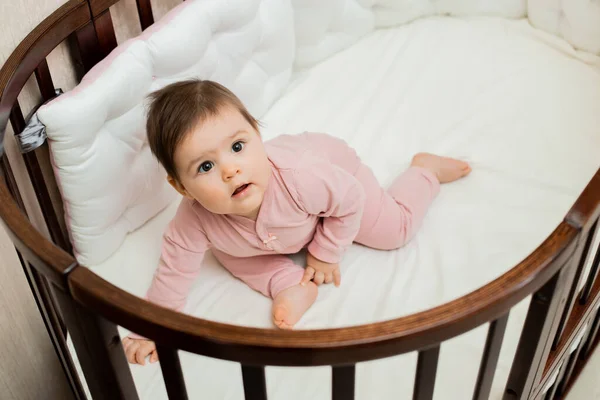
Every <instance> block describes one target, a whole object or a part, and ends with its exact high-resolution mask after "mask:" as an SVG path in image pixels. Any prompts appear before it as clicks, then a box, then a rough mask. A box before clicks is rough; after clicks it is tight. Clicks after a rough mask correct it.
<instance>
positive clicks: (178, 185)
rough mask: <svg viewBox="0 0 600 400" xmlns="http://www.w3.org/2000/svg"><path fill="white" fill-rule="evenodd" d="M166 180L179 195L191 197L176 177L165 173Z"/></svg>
mask: <svg viewBox="0 0 600 400" xmlns="http://www.w3.org/2000/svg"><path fill="white" fill-rule="evenodd" d="M167 181H168V182H169V184H170V185H171V186H173V188H174V189H175V190H177V191H178V192H179V194H180V195H182V196H184V197H187V198H189V199H192V196H190V194H189V193H188V192H187V190H185V188H184V187H183V185H182V184H181V183H179V181H178V180H177V179H175V178H173V177H172V176H171V175H167Z"/></svg>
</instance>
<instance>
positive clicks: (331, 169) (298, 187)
mask: <svg viewBox="0 0 600 400" xmlns="http://www.w3.org/2000/svg"><path fill="white" fill-rule="evenodd" d="M300 164H301V165H299V166H298V168H296V169H295V171H294V178H295V180H294V183H295V192H296V196H297V198H298V203H299V205H300V207H303V208H304V211H306V212H307V213H309V214H313V215H318V216H319V217H322V220H321V222H320V223H319V224H318V225H317V229H316V232H315V235H314V237H313V239H312V241H311V242H310V243H309V245H308V251H309V252H310V253H311V254H312V255H313V256H314V257H316V258H317V259H319V260H321V261H324V262H327V263H338V262H339V261H340V259H341V256H342V254H343V252H344V251H345V250H346V249H347V248H348V247H349V246H350V245H351V244H352V242H353V240H354V238H355V237H356V235H357V234H358V231H359V229H360V221H361V218H362V213H363V208H364V204H365V193H364V189H363V187H362V185H361V183H360V182H359V181H358V180H357V179H356V178H355V177H354V176H352V175H351V174H350V173H349V172H347V171H345V170H344V169H342V168H340V167H338V166H336V165H334V164H332V163H330V162H329V161H327V160H321V159H316V158H315V159H311V160H304V161H303V162H302V163H300Z"/></svg>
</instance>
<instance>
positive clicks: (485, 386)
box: [473, 313, 509, 400]
mask: <svg viewBox="0 0 600 400" xmlns="http://www.w3.org/2000/svg"><path fill="white" fill-rule="evenodd" d="M508 315H509V314H508V313H507V314H505V315H504V316H502V317H500V318H498V319H496V320H494V321H492V322H491V323H490V327H489V329H488V335H487V340H486V342H485V348H484V351H483V357H482V359H481V366H480V367H479V375H478V376H477V384H476V385H475V392H474V393H473V400H487V399H488V397H489V395H490V391H491V389H492V382H493V380H494V373H495V372H496V365H497V364H498V357H499V356H500V349H501V348H502V341H503V339H504V332H505V331H506V325H507V323H508Z"/></svg>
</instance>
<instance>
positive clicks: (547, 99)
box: [92, 18, 600, 400]
mask: <svg viewBox="0 0 600 400" xmlns="http://www.w3.org/2000/svg"><path fill="white" fill-rule="evenodd" d="M585 57H587V58H585ZM584 59H585V60H587V61H584ZM594 63H595V65H593V64H594ZM598 65H600V63H599V62H598V59H597V58H594V57H591V56H588V55H585V54H577V53H575V52H574V51H572V50H570V48H569V47H568V46H566V45H565V44H564V42H563V41H562V40H560V39H557V38H555V37H552V36H549V35H545V34H542V33H539V32H537V31H534V30H533V29H532V28H530V27H529V25H528V24H527V23H526V22H525V21H505V20H499V19H492V18H473V19H445V18H429V19H424V20H419V21H416V22H414V23H412V24H410V25H408V26H403V27H399V28H395V29H389V30H380V31H377V32H375V33H373V34H370V35H369V36H367V37H365V38H364V39H362V40H361V41H359V42H358V43H357V44H355V45H354V46H352V47H351V48H349V49H346V50H344V51H342V52H341V53H338V54H337V55H335V56H334V57H332V58H331V59H329V60H326V61H325V62H323V63H321V64H319V65H317V66H316V67H314V68H313V69H311V70H309V71H304V72H302V73H299V74H298V75H297V76H296V78H295V80H294V83H293V84H292V85H291V86H290V88H289V90H288V91H287V92H286V93H285V94H284V96H283V97H282V98H281V99H280V100H279V101H278V102H277V103H276V104H275V105H274V106H273V107H272V108H271V109H270V111H269V112H268V113H267V114H266V115H265V116H263V118H262V120H263V122H265V123H266V125H267V127H266V129H265V130H264V132H263V135H264V137H265V139H269V138H272V137H274V136H276V135H277V134H280V133H294V132H301V131H304V130H311V131H321V132H328V133H330V134H332V135H335V136H338V137H341V138H344V139H345V140H347V141H348V143H349V144H350V145H352V146H354V147H355V148H356V149H357V151H358V153H359V155H360V156H361V157H362V158H363V160H364V162H365V163H367V164H368V165H370V166H371V167H372V168H373V170H374V172H375V174H376V176H377V177H378V178H379V179H380V180H381V182H382V184H384V185H387V184H388V183H390V181H391V179H392V178H393V177H394V176H395V175H396V174H398V173H400V172H401V171H402V170H403V169H404V168H406V167H407V165H408V163H409V161H410V159H411V157H412V155H413V154H414V153H416V152H419V151H428V152H433V153H438V154H443V155H448V156H454V157H459V158H464V159H467V160H469V161H470V162H471V163H472V165H473V172H472V174H471V175H470V176H469V177H468V178H467V179H464V180H461V181H459V182H456V183H452V184H448V185H444V186H442V190H441V193H440V195H439V197H438V198H437V199H436V201H435V202H434V204H433V206H432V207H431V210H430V211H429V213H428V215H427V217H426V219H425V221H424V224H423V226H422V228H421V230H420V231H419V233H418V234H417V236H416V237H415V238H414V240H413V241H412V242H410V243H409V244H408V245H407V246H406V247H404V248H403V249H400V250H397V251H391V252H384V251H376V250H371V249H368V248H365V247H362V246H359V245H355V246H353V247H352V248H351V249H350V250H349V252H348V253H347V254H346V255H345V257H344V259H343V261H342V263H341V269H342V278H343V279H342V281H343V284H342V286H341V288H339V289H336V288H335V287H333V286H331V285H328V286H324V287H322V288H321V289H320V291H319V297H318V299H317V301H316V303H315V305H314V306H313V307H312V308H311V309H310V310H309V311H308V313H307V314H306V315H305V317H304V318H303V319H302V320H301V322H300V323H299V324H298V325H297V329H311V328H321V327H341V326H347V325H354V324H364V323H370V322H374V321H381V320H385V319H390V318H396V317H400V316H404V315H407V314H410V313H414V312H416V311H421V310H424V309H427V308H430V307H434V306H437V305H440V304H442V303H444V302H447V301H450V300H452V299H455V298H457V297H459V296H462V295H464V294H466V293H468V292H470V291H472V290H474V289H477V288H479V287H481V286H482V285H485V284H486V283H488V282H490V281H492V280H493V279H495V278H497V277H498V276H500V275H501V274H503V273H504V272H506V271H508V270H509V269H510V268H511V267H512V266H514V265H515V264H517V263H518V262H519V261H521V260H522V259H523V258H524V257H525V256H527V255H528V254H529V253H530V252H532V251H533V250H534V249H535V248H536V247H537V246H538V245H539V244H540V243H541V242H542V241H543V240H544V239H545V238H546V237H547V236H548V235H549V234H550V233H551V232H552V230H553V229H554V228H555V227H556V226H557V225H558V224H559V223H560V221H561V219H562V218H563V217H564V215H565V213H566V212H567V211H568V209H569V208H570V206H571V205H572V204H573V202H574V201H575V199H576V198H577V196H578V195H579V193H580V192H581V191H582V190H583V188H584V187H585V185H586V184H587V182H588V181H589V179H590V178H591V177H592V175H593V174H594V173H595V171H596V170H597V168H598V167H599V166H600V157H599V150H600V130H599V129H600V128H599V127H600V70H599V69H598ZM176 207H177V204H172V205H171V206H170V207H169V208H168V209H166V210H165V211H163V212H162V213H161V214H159V215H158V216H157V217H155V218H154V219H153V220H151V221H150V222H148V223H147V224H146V225H145V226H143V227H142V228H141V229H139V230H138V231H136V232H134V233H132V234H131V235H130V236H129V237H128V238H127V240H126V242H125V244H124V245H123V246H122V247H121V248H120V249H119V251H118V252H117V253H116V254H114V256H112V257H111V258H110V259H109V260H107V261H106V262H104V263H103V264H101V265H97V266H94V267H92V270H93V271H94V272H96V273H97V274H99V275H100V276H102V277H103V278H105V279H107V280H109V281H111V282H113V283H114V284H115V285H117V286H118V287H121V288H123V289H125V290H127V291H130V292H132V293H134V294H136V295H139V296H143V295H144V293H145V291H146V289H147V287H148V286H149V284H150V281H151V278H152V274H153V271H154V269H155V267H156V264H157V259H158V255H159V249H160V240H161V234H162V230H163V228H164V226H165V225H166V223H167V222H168V220H169V219H170V217H171V216H172V215H173V214H174V212H175V209H176ZM295 259H296V260H297V261H298V262H299V263H301V262H302V255H299V256H296V257H295ZM527 305H528V299H526V300H525V301H524V302H522V303H521V304H520V305H519V306H518V307H516V308H515V309H514V310H513V312H512V313H511V317H510V319H509V326H508V330H507V334H506V337H505V342H504V346H503V351H502V354H501V357H500V361H499V366H498V369H497V373H496V379H495V381H494V385H493V389H492V391H493V394H492V396H491V398H492V399H500V398H501V394H502V392H503V388H504V385H505V382H506V377H507V376H508V373H509V370H510V364H511V361H512V357H513V356H514V352H515V349H516V346H517V342H518V336H519V332H520V328H521V326H522V323H523V320H524V316H525V313H526V309H527ZM186 312H188V313H191V314H193V315H196V316H199V317H202V318H206V319H210V320H215V321H225V322H230V323H234V324H238V325H245V326H257V327H272V325H271V322H270V300H269V299H267V298H264V297H263V296H262V295H260V294H258V293H256V292H253V291H252V290H251V289H249V288H248V287H246V286H245V285H244V284H243V283H241V282H240V281H238V280H236V279H235V278H233V277H232V276H230V275H229V274H228V273H227V272H226V271H225V270H224V269H223V268H222V267H221V266H220V265H218V263H216V261H215V259H214V258H213V257H212V256H211V255H208V256H207V258H206V260H205V266H204V268H203V270H202V273H201V274H200V278H199V279H198V280H197V282H196V283H195V284H194V287H193V291H192V293H191V295H190V297H189V301H188V304H187V307H186ZM486 330H487V326H482V327H480V328H479V329H477V330H474V331H472V332H470V333H468V334H465V335H462V336H460V337H458V338H455V339H453V340H451V341H448V342H446V343H444V345H443V346H442V349H441V355H440V364H439V368H438V376H437V382H436V391H435V396H434V397H435V398H436V399H440V400H448V399H461V400H462V399H466V398H470V397H471V396H472V390H473V387H474V382H475V379H476V376H477V370H478V368H479V362H480V358H481V354H482V349H483V344H484V342H485V336H486ZM121 333H122V334H123V335H125V334H126V331H125V330H121ZM459 356H460V357H461V358H462V360H461V361H458V357H459ZM181 360H182V363H183V367H184V374H185V378H186V383H187V388H188V392H189V394H190V398H200V397H202V398H205V399H243V389H242V383H241V372H240V369H239V365H238V364H236V363H232V362H225V361H219V360H211V359H207V358H205V357H201V356H196V355H192V354H188V353H184V352H182V353H181ZM415 363H416V354H415V353H412V354H408V355H403V356H399V357H393V358H389V359H386V360H378V361H373V362H368V363H361V364H359V365H358V367H357V399H409V398H411V394H412V387H413V379H414V371H415V368H414V366H415ZM457 367H458V368H457ZM131 369H132V372H133V376H134V379H135V382H136V386H137V388H138V391H139V393H140V398H142V399H153V400H154V399H166V398H167V396H166V392H165V387H164V383H163V381H162V377H161V372H160V367H159V365H158V364H152V365H146V366H143V367H142V366H137V365H135V366H132V368H131ZM267 385H268V392H269V399H285V400H293V399H328V398H330V393H331V383H330V369H329V368H328V367H318V368H310V369H309V368H273V367H269V368H268V369H267ZM201 394H202V395H201Z"/></svg>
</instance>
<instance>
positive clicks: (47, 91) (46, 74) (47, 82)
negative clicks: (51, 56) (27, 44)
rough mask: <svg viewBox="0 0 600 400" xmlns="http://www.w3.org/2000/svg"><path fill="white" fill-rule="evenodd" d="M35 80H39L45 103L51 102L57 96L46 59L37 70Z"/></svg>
mask: <svg viewBox="0 0 600 400" xmlns="http://www.w3.org/2000/svg"><path fill="white" fill-rule="evenodd" d="M35 79H36V80H37V83H38V88H39V89H40V93H41V94H42V100H43V101H47V100H50V99H51V98H53V97H54V96H55V93H54V83H53V82H52V76H51V75H50V69H49V68H48V62H47V61H46V59H44V61H42V62H41V63H40V64H39V65H38V66H37V68H36V69H35Z"/></svg>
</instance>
